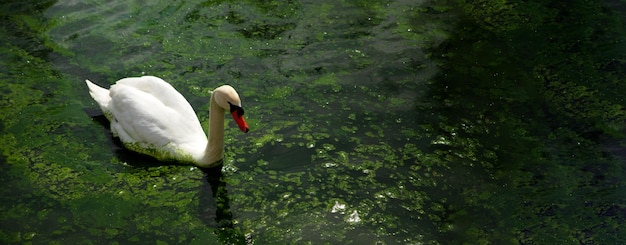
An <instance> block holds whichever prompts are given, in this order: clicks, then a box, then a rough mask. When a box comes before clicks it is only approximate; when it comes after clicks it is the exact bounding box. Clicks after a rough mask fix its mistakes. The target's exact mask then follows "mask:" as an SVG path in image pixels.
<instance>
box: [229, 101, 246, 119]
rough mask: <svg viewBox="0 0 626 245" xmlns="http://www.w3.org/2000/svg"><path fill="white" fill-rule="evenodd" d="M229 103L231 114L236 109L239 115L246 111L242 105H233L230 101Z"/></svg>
mask: <svg viewBox="0 0 626 245" xmlns="http://www.w3.org/2000/svg"><path fill="white" fill-rule="evenodd" d="M228 104H229V105H230V113H231V114H232V113H233V112H235V111H236V112H237V115H239V116H243V113H244V111H243V108H241V106H236V105H233V104H231V103H230V102H228Z"/></svg>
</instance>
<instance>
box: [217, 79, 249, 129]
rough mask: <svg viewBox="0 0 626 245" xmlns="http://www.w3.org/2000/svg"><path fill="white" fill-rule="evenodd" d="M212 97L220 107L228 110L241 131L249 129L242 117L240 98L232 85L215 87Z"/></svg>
mask: <svg viewBox="0 0 626 245" xmlns="http://www.w3.org/2000/svg"><path fill="white" fill-rule="evenodd" d="M213 98H215V102H217V104H218V105H219V106H220V107H222V108H224V110H227V111H230V114H231V115H233V119H235V122H236V123H237V126H239V129H241V131H242V132H244V133H247V132H248V131H249V130H250V128H248V123H246V120H245V119H244V118H243V108H242V107H241V99H240V98H239V94H237V91H235V89H234V88H233V87H231V86H230V85H223V86H220V87H218V88H216V89H215V90H214V91H213Z"/></svg>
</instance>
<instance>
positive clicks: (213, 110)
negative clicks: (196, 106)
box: [201, 95, 225, 167]
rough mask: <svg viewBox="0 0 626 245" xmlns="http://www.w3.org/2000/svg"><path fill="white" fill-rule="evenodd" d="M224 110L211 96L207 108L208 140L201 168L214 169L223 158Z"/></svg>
mask: <svg viewBox="0 0 626 245" xmlns="http://www.w3.org/2000/svg"><path fill="white" fill-rule="evenodd" d="M224 113H225V111H224V109H223V108H222V107H220V106H219V105H218V104H217V102H216V101H215V98H214V97H213V95H211V104H210V107H209V140H208V143H207V145H206V150H205V155H204V158H203V159H202V166H201V167H216V166H218V165H220V164H221V163H222V162H221V160H222V158H224Z"/></svg>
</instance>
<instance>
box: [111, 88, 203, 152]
mask: <svg viewBox="0 0 626 245" xmlns="http://www.w3.org/2000/svg"><path fill="white" fill-rule="evenodd" d="M144 78H146V77H141V78H126V79H122V80H120V81H119V82H117V83H116V84H115V85H113V86H111V89H110V94H111V102H110V105H109V106H110V109H111V111H112V113H113V115H114V117H115V120H114V121H112V122H111V127H112V128H113V129H114V130H115V131H116V132H115V133H116V134H117V135H118V136H119V137H120V139H121V140H122V142H125V143H139V144H141V145H142V146H143V147H150V148H155V149H157V150H158V149H159V148H160V147H164V146H165V145H168V144H171V143H173V144H175V145H186V144H196V143H200V144H201V143H202V142H206V135H205V134H204V132H203V130H202V126H201V125H200V122H199V121H198V118H197V117H196V115H195V112H194V111H193V108H191V105H189V103H188V102H187V100H185V98H184V97H183V96H182V95H181V94H180V93H178V92H177V91H176V90H175V89H174V88H173V87H172V86H171V85H169V84H168V83H166V82H164V81H163V80H160V79H158V80H160V81H161V82H159V81H158V80H155V79H152V78H154V77H151V78H148V79H144Z"/></svg>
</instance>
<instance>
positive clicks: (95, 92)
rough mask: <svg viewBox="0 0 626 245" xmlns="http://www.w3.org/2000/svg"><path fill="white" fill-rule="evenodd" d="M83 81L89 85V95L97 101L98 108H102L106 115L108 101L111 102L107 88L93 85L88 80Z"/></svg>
mask: <svg viewBox="0 0 626 245" xmlns="http://www.w3.org/2000/svg"><path fill="white" fill-rule="evenodd" d="M85 83H87V87H89V94H90V95H91V98H93V99H94V100H95V101H96V102H97V103H98V105H99V106H100V109H102V112H104V113H105V115H106V113H107V112H108V111H109V109H108V108H109V102H111V96H110V95H109V90H108V89H105V88H103V87H100V86H98V85H95V84H94V83H92V82H91V81H89V80H85Z"/></svg>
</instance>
